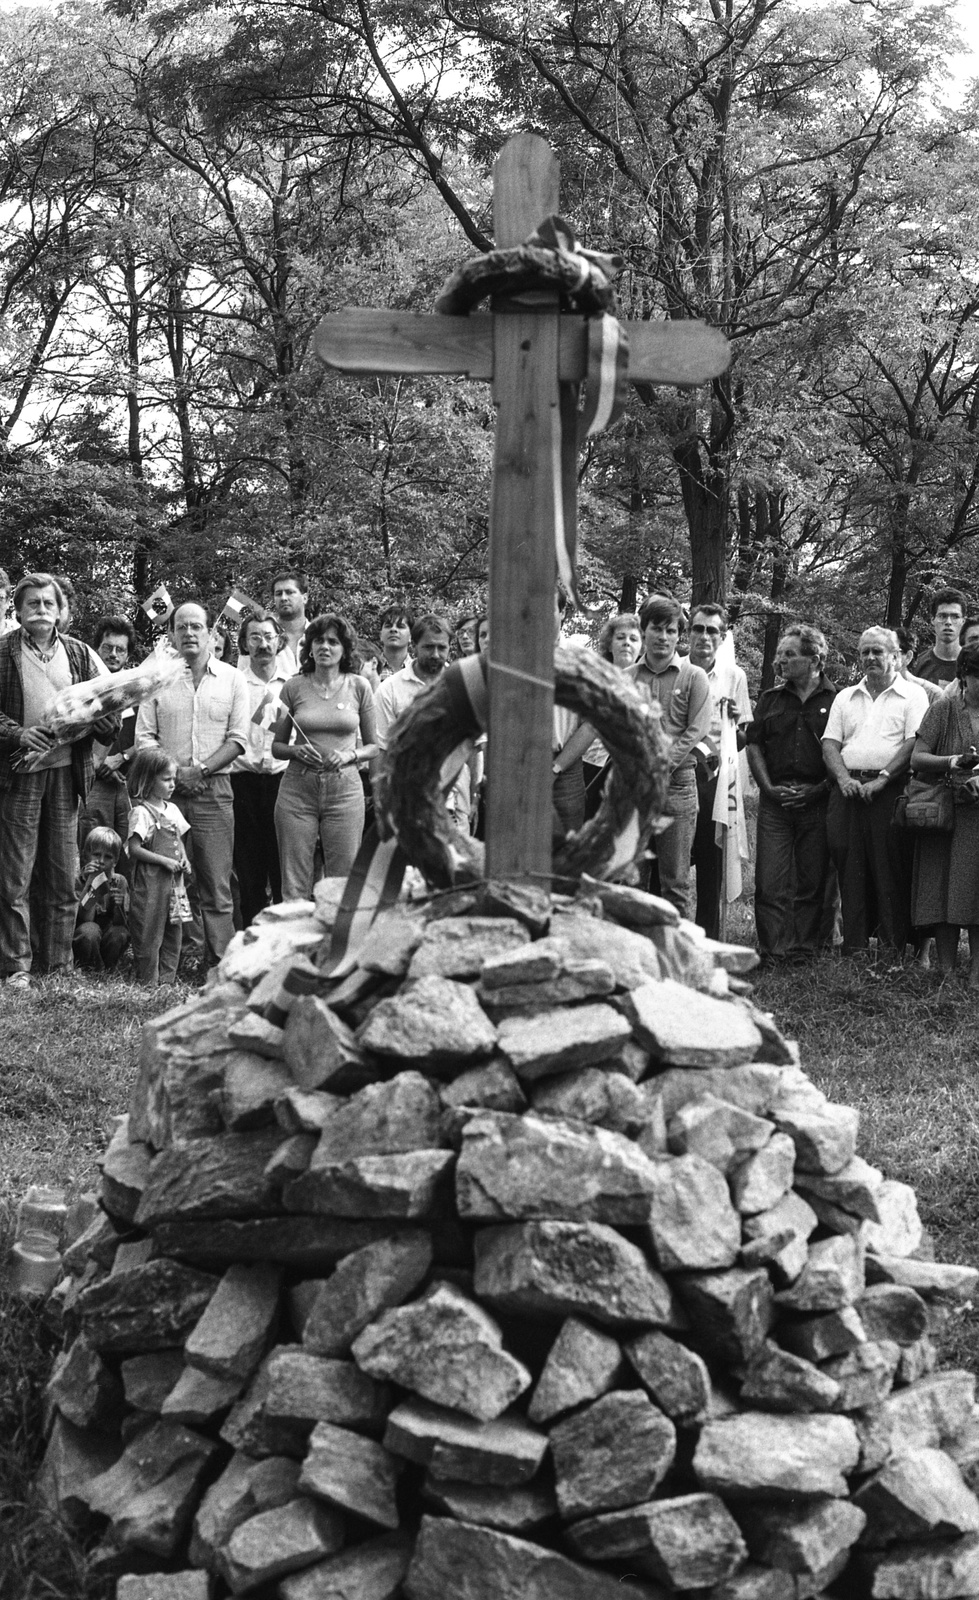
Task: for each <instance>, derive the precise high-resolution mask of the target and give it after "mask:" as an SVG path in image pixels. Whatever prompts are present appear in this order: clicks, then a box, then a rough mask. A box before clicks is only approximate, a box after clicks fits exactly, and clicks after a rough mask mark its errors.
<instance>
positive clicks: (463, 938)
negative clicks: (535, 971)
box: [408, 917, 530, 978]
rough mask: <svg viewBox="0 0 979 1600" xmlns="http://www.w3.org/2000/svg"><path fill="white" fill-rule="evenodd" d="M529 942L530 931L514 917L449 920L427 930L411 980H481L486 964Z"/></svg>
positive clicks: (410, 972)
mask: <svg viewBox="0 0 979 1600" xmlns="http://www.w3.org/2000/svg"><path fill="white" fill-rule="evenodd" d="M529 942H530V935H529V933H528V932H527V929H526V928H525V927H524V926H523V925H522V924H521V923H519V922H517V921H516V920H515V919H514V918H511V917H451V918H450V917H446V918H444V919H442V920H440V921H438V922H430V923H429V924H428V926H427V927H426V928H425V930H424V933H423V935H422V938H421V941H420V942H419V944H418V946H417V948H416V949H415V951H414V953H413V955H412V957H411V962H410V965H409V967H408V977H409V978H427V977H431V976H436V977H440V978H478V977H479V975H480V972H481V970H482V968H483V966H484V964H485V963H486V962H491V961H493V960H494V959H495V958H498V957H500V956H505V955H508V954H509V952H510V951H513V950H516V951H520V950H522V948H523V947H524V946H525V945H528V944H529Z"/></svg>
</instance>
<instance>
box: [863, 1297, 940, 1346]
mask: <svg viewBox="0 0 979 1600" xmlns="http://www.w3.org/2000/svg"><path fill="white" fill-rule="evenodd" d="M854 1309H855V1311H856V1312H857V1315H858V1316H859V1318H860V1321H861V1322H862V1323H863V1326H864V1329H865V1331H866V1334H867V1338H868V1339H890V1340H893V1342H894V1343H895V1344H899V1345H912V1344H914V1343H915V1342H916V1340H918V1339H920V1338H921V1337H922V1336H923V1335H924V1334H925V1333H927V1331H928V1307H927V1306H926V1305H925V1302H924V1301H923V1300H922V1298H921V1296H920V1295H919V1294H917V1293H916V1291H915V1290H914V1289H908V1288H906V1287H905V1285H903V1284H898V1283H874V1284H871V1286H870V1287H869V1288H868V1289H865V1291H864V1293H863V1294H862V1295H861V1296H860V1298H859V1300H858V1301H857V1302H856V1305H855V1307H854Z"/></svg>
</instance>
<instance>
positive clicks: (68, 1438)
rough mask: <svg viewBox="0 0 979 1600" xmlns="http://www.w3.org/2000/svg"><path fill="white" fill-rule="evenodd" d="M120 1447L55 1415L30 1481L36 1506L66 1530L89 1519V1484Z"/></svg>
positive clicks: (114, 1440)
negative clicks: (36, 1500) (35, 1472)
mask: <svg viewBox="0 0 979 1600" xmlns="http://www.w3.org/2000/svg"><path fill="white" fill-rule="evenodd" d="M121 1448H122V1446H121V1445H120V1443H119V1441H118V1439H114V1438H113V1437H112V1436H111V1435H109V1434H100V1433H95V1432H94V1431H93V1430H92V1429H90V1428H85V1429H83V1428H76V1426H75V1424H74V1423H73V1422H69V1421H68V1419H67V1418H66V1417H62V1416H61V1415H60V1414H58V1413H55V1416H54V1420H53V1422H52V1424H51V1432H50V1435H49V1437H48V1443H47V1448H46V1450H45V1452H44V1460H43V1461H42V1463H41V1469H40V1471H39V1473H38V1475H37V1477H36V1478H35V1480H34V1493H35V1495H36V1496H37V1499H38V1501H39V1503H40V1504H41V1505H42V1506H43V1507H44V1508H45V1509H46V1510H47V1511H49V1512H50V1513H51V1514H52V1516H54V1517H57V1518H58V1519H59V1520H60V1521H61V1522H63V1523H64V1524H65V1525H66V1526H67V1527H69V1528H81V1527H83V1526H84V1525H85V1523H86V1522H87V1520H88V1516H89V1503H88V1491H89V1485H90V1484H91V1483H93V1482H94V1481H95V1480H96V1479H97V1478H100V1477H102V1475H103V1473H105V1472H107V1471H108V1470H109V1468H110V1467H111V1466H113V1465H114V1463H115V1462H116V1460H117V1459H118V1456H119V1454H120V1451H121Z"/></svg>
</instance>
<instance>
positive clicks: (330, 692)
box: [312, 676, 343, 700]
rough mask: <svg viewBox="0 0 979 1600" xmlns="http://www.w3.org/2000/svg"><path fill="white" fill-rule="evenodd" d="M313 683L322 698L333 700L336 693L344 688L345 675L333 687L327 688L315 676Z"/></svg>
mask: <svg viewBox="0 0 979 1600" xmlns="http://www.w3.org/2000/svg"><path fill="white" fill-rule="evenodd" d="M312 683H313V688H314V689H315V690H316V693H317V694H318V695H319V697H320V699H321V700H332V699H333V697H334V695H338V694H339V693H340V691H341V690H342V688H343V677H342V676H341V677H340V679H339V681H338V682H337V683H336V684H334V686H333V688H332V689H327V688H325V687H324V686H323V684H321V683H317V682H316V679H315V678H314V679H313V680H312Z"/></svg>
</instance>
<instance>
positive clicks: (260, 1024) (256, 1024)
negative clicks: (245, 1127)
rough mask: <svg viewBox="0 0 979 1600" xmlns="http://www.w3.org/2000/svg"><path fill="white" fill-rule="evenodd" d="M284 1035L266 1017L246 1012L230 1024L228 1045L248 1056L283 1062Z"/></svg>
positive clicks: (226, 1083)
mask: <svg viewBox="0 0 979 1600" xmlns="http://www.w3.org/2000/svg"><path fill="white" fill-rule="evenodd" d="M283 1041H284V1034H283V1030H282V1029H281V1028H278V1027H276V1025H275V1023H274V1022H269V1021H268V1020H267V1019H266V1018H265V1017H262V1016H259V1014H258V1012H256V1011H245V1012H242V1013H240V1014H239V1015H237V1016H236V1017H235V1018H234V1020H233V1021H232V1022H230V1023H229V1024H228V1043H229V1044H230V1045H233V1047H234V1048H235V1050H244V1051H245V1052H246V1053H247V1054H248V1055H256V1056H264V1057H265V1058H266V1060H268V1061H283V1060H284V1059H285V1050H284V1043H283ZM224 1086H225V1090H227V1087H228V1074H227V1072H225V1075H224Z"/></svg>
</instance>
